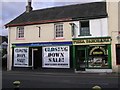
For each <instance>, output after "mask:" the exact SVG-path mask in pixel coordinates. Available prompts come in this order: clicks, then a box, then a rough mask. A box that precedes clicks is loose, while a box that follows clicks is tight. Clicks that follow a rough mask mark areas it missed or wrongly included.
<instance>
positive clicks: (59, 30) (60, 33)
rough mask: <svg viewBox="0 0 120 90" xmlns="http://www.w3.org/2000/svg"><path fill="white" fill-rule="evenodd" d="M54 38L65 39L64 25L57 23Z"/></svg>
mask: <svg viewBox="0 0 120 90" xmlns="http://www.w3.org/2000/svg"><path fill="white" fill-rule="evenodd" d="M54 29H55V30H54V31H55V33H54V38H55V39H59V38H64V32H63V24H62V23H57V24H54Z"/></svg>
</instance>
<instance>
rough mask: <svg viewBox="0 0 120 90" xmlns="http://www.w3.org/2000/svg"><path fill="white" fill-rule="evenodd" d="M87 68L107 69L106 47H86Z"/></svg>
mask: <svg viewBox="0 0 120 90" xmlns="http://www.w3.org/2000/svg"><path fill="white" fill-rule="evenodd" d="M88 68H108V49H107V46H106V45H101V46H100V45H98V46H89V47H88Z"/></svg>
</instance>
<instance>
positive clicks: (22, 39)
mask: <svg viewBox="0 0 120 90" xmlns="http://www.w3.org/2000/svg"><path fill="white" fill-rule="evenodd" d="M16 40H25V38H16Z"/></svg>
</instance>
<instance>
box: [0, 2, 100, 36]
mask: <svg viewBox="0 0 120 90" xmlns="http://www.w3.org/2000/svg"><path fill="white" fill-rule="evenodd" d="M95 1H101V0H74V1H73V0H49V1H48V0H32V6H33V10H36V9H41V8H48V7H54V6H63V5H69V4H76V3H86V2H95ZM26 2H27V0H19V1H18V0H2V2H0V6H1V7H0V8H1V9H0V16H1V17H2V18H0V22H1V20H2V23H1V24H0V25H1V26H2V27H1V28H0V32H1V31H2V34H3V35H7V30H6V29H5V27H4V25H5V24H7V23H8V22H10V21H11V20H13V19H14V18H16V17H17V16H19V15H20V14H22V13H23V12H24V11H25V9H26V5H27V3H26Z"/></svg>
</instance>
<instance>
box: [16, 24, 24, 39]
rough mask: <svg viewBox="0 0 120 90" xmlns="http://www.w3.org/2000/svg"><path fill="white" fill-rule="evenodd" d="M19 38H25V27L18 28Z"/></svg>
mask: <svg viewBox="0 0 120 90" xmlns="http://www.w3.org/2000/svg"><path fill="white" fill-rule="evenodd" d="M17 38H24V27H23V26H21V27H17Z"/></svg>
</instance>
